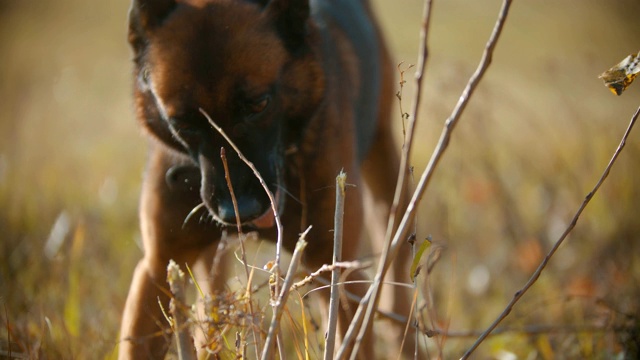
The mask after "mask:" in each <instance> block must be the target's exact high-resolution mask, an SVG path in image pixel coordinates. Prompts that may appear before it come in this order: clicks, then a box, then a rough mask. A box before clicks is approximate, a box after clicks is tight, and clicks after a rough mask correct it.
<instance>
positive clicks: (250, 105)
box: [245, 94, 271, 115]
mask: <svg viewBox="0 0 640 360" xmlns="http://www.w3.org/2000/svg"><path fill="white" fill-rule="evenodd" d="M270 102H271V96H270V95H268V94H266V95H262V96H260V97H258V98H256V99H255V100H251V101H248V102H247V104H246V105H245V106H246V107H245V109H246V110H247V113H248V115H256V114H260V113H261V112H263V111H265V110H266V109H267V107H268V106H269V103H270Z"/></svg>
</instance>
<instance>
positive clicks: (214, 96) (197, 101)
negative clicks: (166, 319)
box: [120, 0, 398, 358]
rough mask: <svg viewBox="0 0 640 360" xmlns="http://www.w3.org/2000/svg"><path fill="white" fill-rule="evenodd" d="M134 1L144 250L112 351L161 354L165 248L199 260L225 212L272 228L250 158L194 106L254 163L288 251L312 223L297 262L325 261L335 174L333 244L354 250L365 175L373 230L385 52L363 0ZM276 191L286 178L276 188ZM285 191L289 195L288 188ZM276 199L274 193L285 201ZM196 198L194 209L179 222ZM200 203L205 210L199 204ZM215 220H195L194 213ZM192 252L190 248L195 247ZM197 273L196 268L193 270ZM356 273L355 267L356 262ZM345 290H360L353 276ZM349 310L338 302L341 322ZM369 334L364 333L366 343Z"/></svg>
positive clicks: (388, 95) (384, 138)
mask: <svg viewBox="0 0 640 360" xmlns="http://www.w3.org/2000/svg"><path fill="white" fill-rule="evenodd" d="M310 4H311V6H310V5H309V2H308V1H307V0H304V1H303V0H272V1H266V0H264V1H249V0H245V1H242V0H188V1H186V0H185V1H179V2H174V1H169V0H135V1H134V2H133V5H132V8H131V12H130V31H129V42H130V44H131V46H132V48H133V50H134V54H135V72H134V76H135V99H136V109H137V117H138V119H139V120H140V122H141V124H142V126H143V127H144V128H145V129H146V130H147V132H148V133H149V134H150V135H151V137H152V138H153V141H152V144H151V150H150V155H149V161H148V168H147V171H146V174H145V179H144V185H143V191H142V198H141V209H140V216H141V228H142V235H143V241H144V246H145V256H144V258H143V259H142V260H141V261H140V263H139V264H138V266H137V268H136V271H135V274H134V279H133V282H132V285H131V290H130V293H129V297H128V298H127V304H126V307H125V313H124V316H123V323H122V330H121V336H122V337H123V339H125V340H126V341H123V342H122V343H121V345H120V357H121V358H140V357H145V356H149V357H154V358H158V357H162V356H163V355H164V353H165V351H166V345H165V340H164V338H162V337H160V336H150V335H152V334H154V333H157V332H158V330H160V327H159V325H158V324H160V323H162V322H163V321H162V315H161V313H160V308H159V306H158V304H157V301H156V298H157V297H160V298H161V299H162V301H164V302H166V301H167V296H166V294H165V292H164V291H163V290H162V288H164V287H165V285H164V278H165V271H166V266H167V263H168V261H169V259H174V260H175V261H176V262H178V263H179V264H184V263H188V264H194V263H196V260H198V258H201V260H202V264H203V268H204V269H207V268H210V264H211V259H212V256H211V254H212V249H214V248H215V242H216V241H217V240H218V238H219V236H220V226H221V225H224V226H227V225H235V221H236V220H235V212H234V209H233V206H232V201H231V196H230V195H229V190H228V187H227V184H226V182H225V179H224V171H223V168H222V163H221V160H220V151H221V148H225V149H226V150H227V151H226V156H227V158H228V163H229V175H230V178H231V181H232V183H233V189H234V192H235V196H236V198H237V203H238V207H239V209H238V210H239V214H240V218H241V222H242V223H243V227H244V229H246V230H250V229H253V230H258V231H259V233H260V235H261V236H262V237H265V238H270V239H274V238H275V229H274V227H273V215H272V214H271V212H270V211H271V210H270V202H269V199H268V197H267V196H266V194H265V191H264V190H263V188H262V187H261V185H260V183H259V181H258V180H257V179H256V177H255V176H254V175H253V174H252V172H251V170H250V169H249V168H248V167H247V166H246V165H245V164H244V163H243V162H242V161H241V160H240V159H239V158H238V156H237V155H236V154H235V153H234V152H233V151H232V150H231V147H230V146H229V145H228V144H227V142H226V141H225V140H224V139H223V138H222V137H221V136H220V135H219V134H218V132H217V131H216V130H215V129H213V128H212V127H211V126H210V124H209V123H208V121H207V119H206V118H205V117H204V116H203V115H202V114H201V112H200V111H201V110H202V111H204V112H206V113H207V114H208V115H209V116H210V117H211V118H212V120H213V121H214V122H216V123H217V124H218V125H219V126H221V127H222V128H223V129H224V131H225V132H226V133H227V134H229V135H230V136H231V138H232V140H233V141H234V142H235V143H236V144H237V145H238V146H239V147H240V149H241V151H242V153H243V154H244V155H245V156H246V157H247V158H248V159H249V160H250V161H251V162H252V163H253V164H254V165H255V166H256V167H257V169H258V170H259V172H260V174H261V175H262V177H263V178H264V179H265V182H266V184H267V185H268V187H269V189H270V190H271V192H272V193H274V194H276V197H277V207H278V212H279V214H280V216H281V219H282V221H283V224H284V245H285V247H286V248H287V249H289V250H291V249H292V247H293V246H294V244H295V241H296V240H297V238H298V234H299V233H300V232H301V230H303V229H304V228H306V226H307V225H313V229H312V231H311V233H310V234H309V236H308V238H307V239H308V241H309V245H308V247H307V249H306V251H305V254H304V262H305V265H307V267H309V268H317V267H319V266H321V265H322V264H325V263H329V262H330V261H331V254H332V233H331V230H332V228H333V212H334V191H335V190H334V184H335V176H336V175H337V174H338V172H339V171H340V169H344V170H345V171H346V172H347V174H348V182H349V183H350V184H355V185H356V187H350V188H349V191H348V195H347V196H348V200H347V206H346V209H345V224H346V227H345V232H344V239H345V245H344V250H343V256H344V258H345V259H354V258H356V255H357V249H358V242H359V239H360V237H361V236H360V232H361V224H362V223H363V215H362V214H363V206H362V200H363V197H364V184H363V182H362V180H363V179H362V177H364V178H365V180H367V186H368V187H369V189H370V192H369V193H370V194H371V197H370V200H371V204H373V205H376V206H377V207H379V208H381V209H382V210H381V211H377V212H376V211H372V212H371V213H374V214H375V215H376V217H375V218H372V219H369V220H368V222H371V223H375V225H376V226H378V230H376V231H377V232H378V236H380V234H379V232H380V230H379V229H382V231H383V230H384V226H383V225H380V224H386V212H387V211H388V207H389V204H390V203H391V197H392V195H393V189H394V186H395V184H394V182H395V176H396V174H397V169H398V161H397V157H396V150H395V149H394V145H393V141H392V139H391V132H390V125H389V123H388V119H389V110H390V101H391V99H392V92H391V88H392V83H391V81H392V76H391V66H390V62H389V58H388V55H387V52H386V48H385V46H384V43H383V42H382V41H381V38H380V35H379V32H378V29H377V26H376V24H375V23H374V22H373V20H372V17H371V13H370V9H369V5H368V4H367V3H366V1H358V0H351V1H343V0H340V1H339V0H324V1H311V2H310ZM285 190H286V191H285ZM285 194H291V195H292V196H295V197H297V198H298V199H299V201H296V200H293V199H292V198H289V199H286V198H287V197H288V196H289V195H285ZM285 199H286V200H285ZM201 203H204V205H205V206H206V210H203V212H202V213H199V214H198V216H195V217H193V218H191V220H189V221H188V222H187V223H186V225H184V226H183V222H184V221H185V219H186V218H187V215H188V214H189V213H190V212H191V211H192V209H194V208H195V207H197V206H198V205H199V204H201ZM204 211H206V213H204ZM203 214H205V215H206V216H207V217H211V218H213V219H214V220H215V221H213V220H211V221H204V222H203V221H198V218H201V215H203ZM203 254H204V256H201V255H203ZM204 274H206V271H205V272H204ZM355 277H360V275H359V274H356V275H355ZM351 290H352V291H354V292H356V293H359V294H362V293H363V291H364V288H363V287H361V288H357V287H354V288H352V289H351ZM347 322H348V317H347V316H346V315H345V314H341V327H342V329H343V330H344V326H345V324H346V323H347ZM371 348H372V346H370V344H367V345H365V352H369V351H370V350H371Z"/></svg>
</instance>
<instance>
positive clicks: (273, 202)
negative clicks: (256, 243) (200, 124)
mask: <svg viewBox="0 0 640 360" xmlns="http://www.w3.org/2000/svg"><path fill="white" fill-rule="evenodd" d="M200 113H201V114H202V115H204V117H205V118H207V121H209V124H210V125H211V126H213V128H214V129H216V131H218V133H220V135H222V137H223V138H224V139H225V140H226V141H227V142H228V143H229V145H231V147H232V148H233V150H235V152H236V153H237V154H238V157H239V158H240V160H242V161H244V163H245V164H247V166H248V167H249V168H250V169H251V170H252V171H253V175H254V176H255V177H256V178H257V179H258V181H260V185H262V188H263V189H264V191H265V193H267V196H268V197H269V201H270V202H271V210H272V211H273V216H274V218H275V221H276V230H277V241H276V259H275V261H274V267H273V268H272V271H273V273H274V275H275V279H276V283H275V288H276V294H277V292H278V284H279V281H280V254H281V253H282V223H281V222H280V215H279V214H278V208H277V203H276V200H275V197H274V196H273V193H271V190H269V187H268V186H267V184H266V183H265V181H264V179H263V178H262V175H260V172H259V171H258V169H256V167H255V165H253V163H252V162H251V161H249V159H247V158H246V157H245V156H244V155H243V154H242V151H240V149H239V148H238V147H237V146H236V144H235V143H234V142H233V141H232V140H231V138H230V137H229V136H228V135H227V133H225V132H224V130H222V128H221V127H220V126H218V124H216V123H215V122H214V121H213V120H212V119H211V117H210V116H209V114H207V112H206V111H204V109H202V108H201V109H200Z"/></svg>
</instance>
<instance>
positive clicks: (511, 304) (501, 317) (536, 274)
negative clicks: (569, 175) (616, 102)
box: [461, 107, 640, 359]
mask: <svg viewBox="0 0 640 360" xmlns="http://www.w3.org/2000/svg"><path fill="white" fill-rule="evenodd" d="M639 114H640V107H638V109H637V110H636V112H635V114H633V116H632V117H631V121H630V122H629V126H628V127H627V130H626V131H625V133H624V135H623V136H622V140H620V144H619V145H618V148H617V149H616V151H615V152H614V153H613V156H612V157H611V160H609V164H607V166H606V167H605V169H604V171H603V173H602V175H601V176H600V179H599V180H598V182H597V183H596V185H595V186H594V187H593V189H592V190H591V191H590V192H589V193H588V194H587V195H586V196H585V198H584V201H583V202H582V204H581V205H580V207H579V208H578V211H576V213H575V215H574V216H573V219H571V222H570V223H569V226H567V228H566V229H565V230H564V232H563V233H562V235H561V236H560V238H559V239H558V240H557V241H556V243H555V244H554V245H553V247H552V248H551V250H550V251H549V253H547V255H546V256H545V257H544V259H543V260H542V262H541V263H540V265H539V266H538V268H537V269H536V271H534V272H533V274H532V275H531V277H530V278H529V280H528V281H527V283H526V284H525V285H524V286H523V287H522V289H520V290H518V291H516V293H515V294H514V295H513V298H512V299H511V301H510V302H509V303H508V304H507V306H506V307H505V309H504V310H503V311H502V313H501V314H500V315H499V316H498V318H496V320H495V321H494V322H493V323H492V324H491V325H490V326H489V327H488V328H487V329H486V330H485V331H484V333H482V335H480V337H479V338H478V339H477V340H476V342H475V343H474V344H473V345H472V346H471V347H470V348H469V349H468V350H467V352H465V353H464V355H463V356H462V357H461V359H467V358H468V357H469V356H470V355H471V353H473V352H474V351H475V350H476V349H477V348H478V346H479V345H480V344H481V343H482V342H483V341H484V340H485V339H486V338H487V336H489V334H491V332H492V331H493V330H494V329H495V328H496V327H497V326H498V324H500V322H502V320H504V319H505V318H506V317H507V316H508V315H509V313H510V312H511V310H512V309H513V307H514V305H515V304H516V303H517V302H518V301H519V300H520V298H522V296H523V295H524V294H525V293H526V292H527V290H529V288H531V286H533V284H534V283H535V282H536V281H537V280H538V278H539V277H540V274H541V273H542V271H543V270H544V269H545V268H546V267H547V264H548V263H549V260H551V257H552V256H553V255H554V254H555V253H556V251H557V250H558V248H559V247H560V245H562V243H563V242H564V240H565V239H566V238H567V236H568V235H569V233H571V231H572V230H573V228H574V227H575V226H576V224H577V223H578V219H579V218H580V215H581V214H582V212H583V211H584V209H585V208H586V207H587V205H588V204H589V202H590V201H591V199H592V198H593V196H594V195H595V194H596V192H597V191H598V189H600V186H601V185H602V183H604V181H605V180H606V179H607V177H608V176H609V172H610V171H611V167H612V166H613V164H614V163H615V162H616V159H617V158H618V155H620V152H621V151H622V149H623V148H624V146H625V144H626V142H627V138H628V137H629V133H630V132H631V129H632V128H633V125H635V123H636V119H637V118H638V115H639Z"/></svg>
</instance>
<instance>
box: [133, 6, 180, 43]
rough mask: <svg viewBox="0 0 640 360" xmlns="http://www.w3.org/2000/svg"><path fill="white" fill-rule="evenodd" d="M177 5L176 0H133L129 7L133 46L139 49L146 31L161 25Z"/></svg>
mask: <svg viewBox="0 0 640 360" xmlns="http://www.w3.org/2000/svg"><path fill="white" fill-rule="evenodd" d="M175 7H176V2H175V0H133V1H132V2H131V9H129V43H130V44H131V46H133V48H134V49H135V50H139V49H140V48H141V47H142V46H143V45H144V38H145V33H146V32H147V31H150V30H153V29H154V28H155V27H157V26H159V25H160V24H161V23H162V21H163V20H164V19H165V18H166V17H167V15H169V14H170V13H171V11H172V10H173V9H174V8H175Z"/></svg>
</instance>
